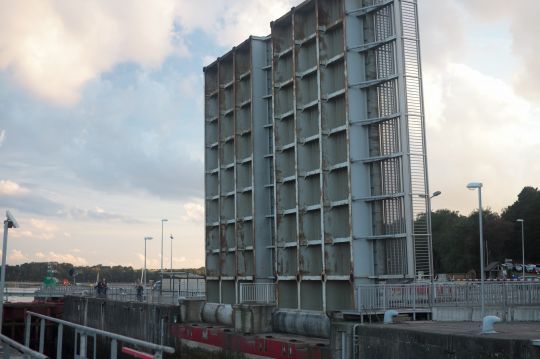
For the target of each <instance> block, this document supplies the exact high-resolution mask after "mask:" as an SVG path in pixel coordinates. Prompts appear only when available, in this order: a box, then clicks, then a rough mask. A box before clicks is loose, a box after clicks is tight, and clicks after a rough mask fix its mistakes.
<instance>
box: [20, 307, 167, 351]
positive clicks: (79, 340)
mask: <svg viewBox="0 0 540 359" xmlns="http://www.w3.org/2000/svg"><path fill="white" fill-rule="evenodd" d="M32 317H35V318H38V319H39V353H43V351H44V348H45V329H46V326H45V322H46V321H49V322H53V323H56V324H58V328H57V330H56V333H57V335H56V338H57V339H56V340H57V341H56V346H57V358H60V359H61V358H62V345H63V330H64V326H66V327H70V328H72V329H73V330H74V332H75V341H74V343H75V344H74V350H75V354H77V353H78V356H77V355H75V357H77V358H87V349H88V338H89V337H94V338H95V337H96V336H101V337H104V338H107V339H108V340H110V343H111V346H110V358H111V359H116V358H117V357H118V343H125V344H129V345H132V346H136V347H140V348H144V349H145V350H150V351H152V352H153V358H155V359H161V358H162V357H163V353H174V348H172V347H168V346H164V345H159V344H154V343H151V342H147V341H144V340H139V339H134V338H130V337H126V336H124V335H120V334H115V333H111V332H107V331H105V330H100V329H95V328H91V327H86V326H84V325H80V324H75V323H71V322H68V321H65V320H62V319H57V318H53V317H48V316H46V315H43V314H38V313H34V312H26V320H25V328H24V345H25V347H27V348H30V333H31V327H32ZM94 340H95V339H94ZM94 343H95V341H94ZM93 354H94V355H93V358H94V359H95V358H96V355H97V354H96V351H95V350H94V352H93ZM43 357H45V356H43ZM43 357H39V358H43ZM36 358H38V357H36ZM45 358H46V357H45Z"/></svg>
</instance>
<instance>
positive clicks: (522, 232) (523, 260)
mask: <svg viewBox="0 0 540 359" xmlns="http://www.w3.org/2000/svg"><path fill="white" fill-rule="evenodd" d="M516 222H521V268H522V270H523V274H522V277H521V279H522V280H525V232H524V230H523V225H524V223H525V220H523V219H521V218H520V219H516Z"/></svg>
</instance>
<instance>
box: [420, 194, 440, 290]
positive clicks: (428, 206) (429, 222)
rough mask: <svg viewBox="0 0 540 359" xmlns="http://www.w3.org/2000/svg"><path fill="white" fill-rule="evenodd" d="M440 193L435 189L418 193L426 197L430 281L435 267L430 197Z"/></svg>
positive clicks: (433, 277) (433, 275)
mask: <svg viewBox="0 0 540 359" xmlns="http://www.w3.org/2000/svg"><path fill="white" fill-rule="evenodd" d="M441 194H442V192H441V191H435V192H433V194H432V195H431V196H430V195H429V194H420V195H419V196H420V197H421V198H424V199H427V211H426V212H427V213H426V214H427V216H426V219H427V225H428V230H429V243H428V245H429V254H430V256H429V258H430V259H429V272H430V273H429V274H430V276H431V282H432V283H433V281H434V279H435V269H434V267H433V239H432V237H433V234H432V233H431V199H432V198H433V197H437V196H440V195H441Z"/></svg>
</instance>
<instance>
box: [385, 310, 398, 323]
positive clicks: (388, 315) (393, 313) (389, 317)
mask: <svg viewBox="0 0 540 359" xmlns="http://www.w3.org/2000/svg"><path fill="white" fill-rule="evenodd" d="M398 314H399V313H398V312H397V310H393V309H392V310H387V311H386V312H384V324H392V323H394V320H393V318H394V317H397V316H398Z"/></svg>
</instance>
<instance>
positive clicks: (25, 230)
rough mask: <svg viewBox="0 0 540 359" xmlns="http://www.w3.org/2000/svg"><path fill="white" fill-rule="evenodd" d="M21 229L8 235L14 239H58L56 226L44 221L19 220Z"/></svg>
mask: <svg viewBox="0 0 540 359" xmlns="http://www.w3.org/2000/svg"><path fill="white" fill-rule="evenodd" d="M20 224H21V228H20V229H17V230H15V231H13V232H11V233H10V235H11V236H13V237H14V238H27V239H34V240H51V239H55V238H57V237H58V230H59V228H58V226H57V225H56V224H55V223H52V222H50V221H47V220H44V219H36V218H31V219H30V220H29V221H26V220H24V219H23V220H21V221H20Z"/></svg>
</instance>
